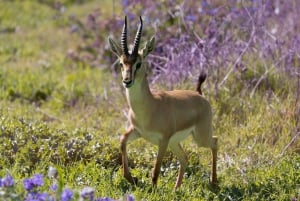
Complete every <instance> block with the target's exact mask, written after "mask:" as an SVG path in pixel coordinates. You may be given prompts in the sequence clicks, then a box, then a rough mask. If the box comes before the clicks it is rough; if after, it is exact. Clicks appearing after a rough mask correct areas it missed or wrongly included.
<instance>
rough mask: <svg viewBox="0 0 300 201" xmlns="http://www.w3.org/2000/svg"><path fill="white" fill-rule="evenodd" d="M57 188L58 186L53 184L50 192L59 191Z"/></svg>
mask: <svg viewBox="0 0 300 201" xmlns="http://www.w3.org/2000/svg"><path fill="white" fill-rule="evenodd" d="M57 188H58V186H57V184H52V185H51V186H50V190H51V191H54V192H56V191H57Z"/></svg>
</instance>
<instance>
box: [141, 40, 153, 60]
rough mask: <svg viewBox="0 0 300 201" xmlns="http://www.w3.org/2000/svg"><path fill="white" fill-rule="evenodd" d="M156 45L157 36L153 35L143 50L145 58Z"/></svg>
mask: <svg viewBox="0 0 300 201" xmlns="http://www.w3.org/2000/svg"><path fill="white" fill-rule="evenodd" d="M154 47H155V37H154V36H152V38H151V39H150V40H149V41H148V42H147V43H146V45H145V47H144V48H143V50H142V52H143V53H142V55H143V58H145V57H146V56H147V55H148V54H149V53H150V52H152V50H153V49H154Z"/></svg>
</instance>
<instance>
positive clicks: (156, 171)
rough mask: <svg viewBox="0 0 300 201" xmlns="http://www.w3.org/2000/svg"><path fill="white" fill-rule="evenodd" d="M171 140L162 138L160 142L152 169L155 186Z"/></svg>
mask: <svg viewBox="0 0 300 201" xmlns="http://www.w3.org/2000/svg"><path fill="white" fill-rule="evenodd" d="M168 143H169V140H165V139H162V140H161V142H160V143H159V147H158V154H157V158H156V161H155V164H154V168H153V170H152V184H153V186H156V185H157V180H158V175H159V173H160V167H161V164H162V161H163V158H164V156H165V153H166V150H167V148H168Z"/></svg>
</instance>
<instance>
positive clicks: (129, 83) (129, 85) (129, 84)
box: [123, 80, 133, 88]
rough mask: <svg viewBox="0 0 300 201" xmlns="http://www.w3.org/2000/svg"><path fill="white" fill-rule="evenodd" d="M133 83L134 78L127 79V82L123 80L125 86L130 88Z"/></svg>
mask: <svg viewBox="0 0 300 201" xmlns="http://www.w3.org/2000/svg"><path fill="white" fill-rule="evenodd" d="M132 85H133V80H130V81H127V82H123V86H124V87H125V88H130V87H131V86H132Z"/></svg>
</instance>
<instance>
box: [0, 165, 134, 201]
mask: <svg viewBox="0 0 300 201" xmlns="http://www.w3.org/2000/svg"><path fill="white" fill-rule="evenodd" d="M45 179H46V178H44V176H43V175H41V174H35V175H33V176H32V177H31V178H25V179H23V187H24V189H25V192H24V193H17V192H16V190H15V189H14V188H16V185H17V184H16V183H18V181H17V182H15V180H14V179H13V177H12V176H11V175H10V174H9V173H7V175H6V176H4V177H3V178H1V177H0V200H5V201H9V200H12V201H19V200H20V201H21V200H23V201H75V200H81V201H118V200H119V199H112V198H109V197H102V198H97V197H96V196H95V189H94V188H91V187H85V188H83V189H82V190H81V191H77V190H72V189H70V188H65V187H63V186H62V185H61V186H59V185H58V183H60V182H59V181H58V180H59V175H58V174H57V171H56V169H55V168H54V167H52V166H50V167H49V171H48V179H49V181H50V182H52V183H53V184H52V185H51V186H50V188H49V190H48V191H44V190H43V189H45V187H44V180H45ZM120 200H124V201H134V200H135V199H134V197H133V196H132V195H126V196H124V197H123V198H122V199H120Z"/></svg>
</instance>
